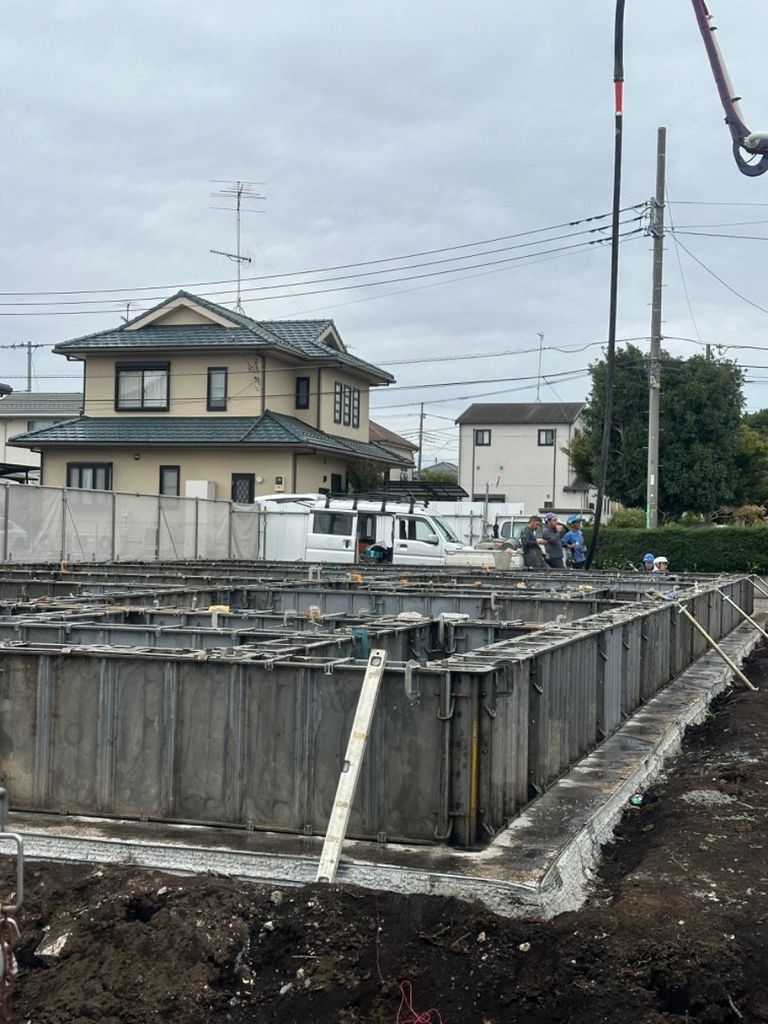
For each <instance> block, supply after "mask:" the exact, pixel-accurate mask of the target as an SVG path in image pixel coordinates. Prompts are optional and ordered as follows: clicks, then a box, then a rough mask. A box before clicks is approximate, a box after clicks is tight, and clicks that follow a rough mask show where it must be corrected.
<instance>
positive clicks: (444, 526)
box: [432, 516, 461, 544]
mask: <svg viewBox="0 0 768 1024" xmlns="http://www.w3.org/2000/svg"><path fill="white" fill-rule="evenodd" d="M432 522H433V523H434V524H435V526H436V527H437V528H438V530H439V531H440V533H442V535H443V536H444V537H445V539H446V540H449V541H450V542H451V543H452V544H461V541H460V540H459V538H458V537H457V536H456V534H455V533H454V532H453V530H452V529H451V528H450V526H449V525H448V523H446V521H445V520H444V519H441V518H440V516H432Z"/></svg>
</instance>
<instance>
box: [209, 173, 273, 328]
mask: <svg viewBox="0 0 768 1024" xmlns="http://www.w3.org/2000/svg"><path fill="white" fill-rule="evenodd" d="M213 184H214V185H221V186H222V188H220V189H219V190H218V191H217V192H212V193H211V196H212V197H213V198H214V199H226V200H234V203H235V205H234V206H212V207H211V209H212V210H234V213H235V231H236V249H237V251H236V252H222V250H221V249H209V250H208V251H209V252H212V253H213V254H214V255H215V256H224V257H226V259H228V260H231V261H232V262H233V263H236V264H237V302H236V303H235V312H236V313H243V312H245V311H244V309H243V305H242V302H241V300H240V277H241V273H242V268H243V264H244V263H251V262H252V261H251V257H250V256H243V254H242V253H241V252H240V219H241V214H243V213H263V212H264V211H263V210H251V209H249V208H248V206H247V205H246V204H247V203H248V201H249V200H257V199H265V198H266V196H263V195H262V194H261V193H260V192H259V191H258V190H257V186H258V185H262V184H263V182H261V181H223V180H221V179H218V178H214V180H213Z"/></svg>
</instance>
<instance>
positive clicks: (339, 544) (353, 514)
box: [258, 495, 465, 565]
mask: <svg viewBox="0 0 768 1024" xmlns="http://www.w3.org/2000/svg"><path fill="white" fill-rule="evenodd" d="M258 504H259V505H260V506H262V507H263V509H264V511H265V513H266V529H265V535H266V548H267V555H266V557H268V558H278V559H279V558H286V557H288V558H291V557H297V555H296V553H295V552H292V553H288V552H287V551H286V548H285V546H284V544H281V550H280V551H274V550H270V548H271V545H270V542H269V538H270V511H272V513H273V516H274V515H281V516H283V517H284V516H285V514H286V513H288V512H289V510H290V511H293V510H294V509H295V510H296V511H297V512H300V513H302V514H303V515H304V516H305V517H306V521H305V526H306V530H305V532H304V531H302V533H303V536H304V537H305V538H306V542H305V545H304V552H303V557H305V558H306V559H307V561H309V562H365V563H369V564H375V563H381V564H390V563H394V564H395V565H429V564H432V565H444V564H445V559H446V555H449V554H453V553H455V552H459V551H463V550H465V548H464V546H463V545H462V543H461V541H460V540H459V538H458V537H457V536H456V534H455V533H454V532H453V530H452V529H451V527H450V526H449V525H448V523H446V522H445V520H444V519H442V517H441V516H439V515H437V514H436V513H434V512H431V511H430V510H429V508H428V507H427V506H426V505H422V504H420V503H418V502H408V501H402V500H400V501H396V500H393V499H387V498H382V499H370V498H365V499H364V498H354V497H350V498H324V497H323V496H322V495H311V496H310V495H285V496H283V495H280V496H275V498H272V497H271V496H270V497H269V498H259V499H258ZM281 533H282V535H283V536H284V535H285V530H284V529H281ZM297 539H298V538H297ZM299 557H300V556H299Z"/></svg>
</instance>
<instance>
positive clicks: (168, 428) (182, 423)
mask: <svg viewBox="0 0 768 1024" xmlns="http://www.w3.org/2000/svg"><path fill="white" fill-rule="evenodd" d="M8 443H9V444H12V445H15V446H16V447H18V448H48V447H86V448H87V447H91V446H93V447H100V448H103V447H125V446H130V447H136V448H141V447H147V446H162V447H166V448H167V447H176V446H184V447H186V446H189V445H191V446H198V447H217V448H222V447H223V448H228V447H232V446H238V447H239V446H247V447H262V448H269V447H289V448H318V449H321V450H322V451H329V452H335V453H337V454H340V455H343V456H346V457H347V458H362V459H372V460H375V461H376V462H386V463H388V464H390V465H394V466H397V465H400V464H403V465H405V462H404V460H402V459H399V458H398V457H397V456H396V455H393V454H392V452H389V451H387V450H386V448H382V446H381V445H378V444H375V443H371V442H367V441H355V440H352V439H351V438H347V437H339V436H337V435H335V434H326V433H324V431H322V430H317V429H316V428H315V427H311V426H309V425H308V424H307V423H303V422H302V421H301V420H298V419H296V418H295V417H294V416H283V415H281V414H279V413H274V412H265V413H264V415H263V416H258V417H253V416H147V417H144V416H104V417H91V416H80V417H78V418H77V419H72V420H67V421H66V422H65V423H57V424H55V425H54V426H51V427H43V428H42V429H41V430H33V431H30V432H29V433H26V434H17V435H16V436H15V437H13V438H11V439H10V440H9V442H8Z"/></svg>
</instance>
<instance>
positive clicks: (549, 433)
mask: <svg viewBox="0 0 768 1024" xmlns="http://www.w3.org/2000/svg"><path fill="white" fill-rule="evenodd" d="M554 443H555V431H554V430H540V431H539V447H540V448H551V447H552V446H553V445H554Z"/></svg>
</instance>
